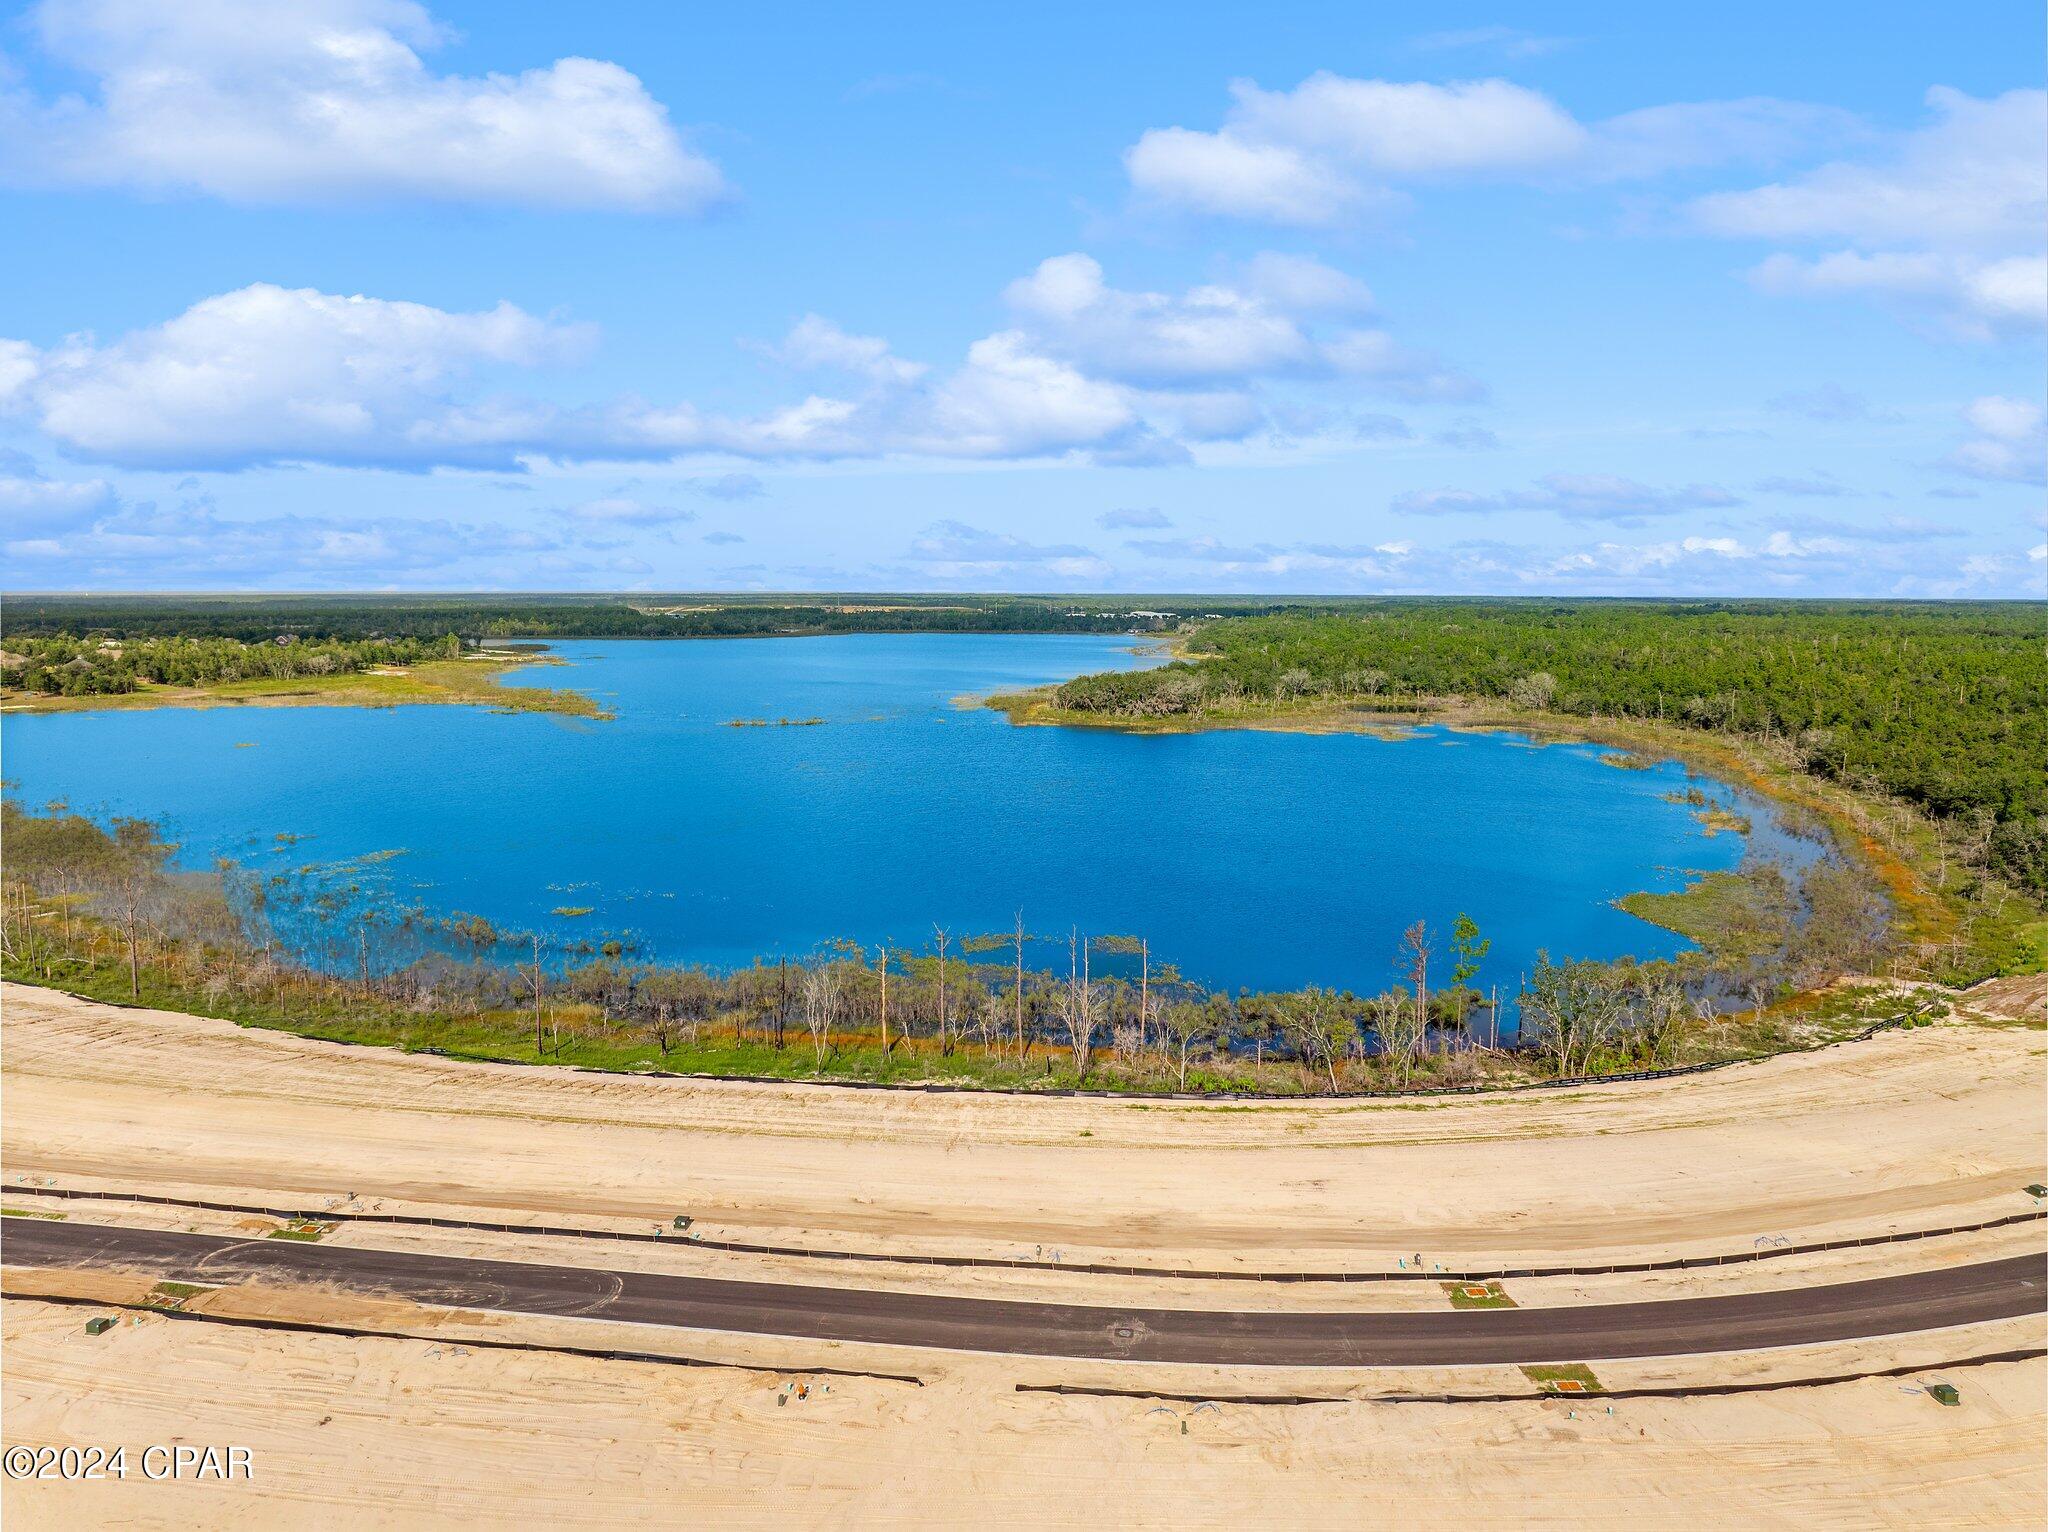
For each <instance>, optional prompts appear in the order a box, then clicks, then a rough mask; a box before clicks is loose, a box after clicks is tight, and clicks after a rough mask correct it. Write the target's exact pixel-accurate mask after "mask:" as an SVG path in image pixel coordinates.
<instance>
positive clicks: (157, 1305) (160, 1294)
mask: <svg viewBox="0 0 2048 1532" xmlns="http://www.w3.org/2000/svg"><path fill="white" fill-rule="evenodd" d="M212 1291H213V1289H212V1288H210V1287H201V1286H200V1285H199V1284H198V1283H196V1282H159V1283H157V1285H156V1286H155V1287H152V1288H151V1289H150V1290H149V1294H148V1296H147V1297H145V1298H144V1299H143V1302H145V1303H147V1304H148V1305H149V1306H150V1307H151V1308H153V1309H182V1308H183V1307H184V1306H185V1304H186V1303H187V1302H188V1301H189V1300H191V1299H193V1298H197V1297H198V1296H199V1295H200V1294H201V1293H210V1292H212Z"/></svg>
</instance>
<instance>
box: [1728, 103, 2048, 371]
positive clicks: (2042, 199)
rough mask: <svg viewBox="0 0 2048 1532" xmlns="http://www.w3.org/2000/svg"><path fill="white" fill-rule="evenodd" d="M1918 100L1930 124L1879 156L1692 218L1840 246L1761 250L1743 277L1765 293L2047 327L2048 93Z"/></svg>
mask: <svg viewBox="0 0 2048 1532" xmlns="http://www.w3.org/2000/svg"><path fill="white" fill-rule="evenodd" d="M1927 102H1928V105H1929V106H1930V107H1931V108H1932V109H1933V111H1934V113H1935V120H1934V121H1933V122H1932V123H1931V124H1929V125H1928V126H1927V127H1924V128H1921V129H1918V130H1917V131H1914V132H1910V133H1905V134H1901V135H1898V136H1896V137H1895V138H1894V139H1893V140H1891V141H1890V142H1889V143H1888V144H1887V146H1886V150H1887V152H1886V153H1885V154H1884V155H1883V156H1882V157H1881V158H1879V159H1877V160H1874V161H1838V162H1835V163H1832V164H1828V165H1823V166H1821V167H1820V168H1819V169H1817V170H1814V171H1811V172H1809V173H1808V174H1806V175H1803V176H1800V177H1797V178H1795V179H1792V180H1788V181H1781V182H1777V183H1775V184H1773V185H1770V186H1762V187H1757V188H1754V189H1752V190H1748V191H1739V192H1721V193H1717V194H1715V195H1713V196H1708V197H1702V198H1700V199H1698V200H1697V201H1695V202H1694V203H1693V204H1692V214H1693V217H1694V219H1695V220H1696V222H1697V223H1698V224H1699V225H1700V227H1702V228H1704V229H1706V230H1708V231H1709V232H1711V233H1715V234H1720V235H1724V236H1727V237H1730V238H1740V239H1757V240H1769V241H1772V242H1776V243H1787V244H1791V243H1798V244H1816V243H1817V244H1839V245H1841V246H1843V248H1839V249H1835V250H1831V251H1825V252H1823V253H1822V254H1820V255H1818V256H1799V255H1794V254H1792V253H1790V252H1784V251H1781V252H1779V253H1777V254H1775V255H1773V256H1771V257H1769V258H1768V259H1766V260H1765V261H1764V262H1763V263H1762V264H1760V265H1759V266H1758V267H1757V268H1756V270H1755V271H1754V273H1753V276H1754V279H1755V280H1756V282H1757V284H1758V286H1760V287H1762V288H1763V289H1764V290H1765V291H1767V292H1774V293H1792V294H1801V295H1811V296H1834V295H1842V294H1869V295H1875V296H1878V297H1883V298H1887V299H1891V300H1903V301H1906V302H1910V303H1917V304H1920V305H1923V306H1930V307H1932V308H1933V309H1935V310H1936V311H1937V312H1940V313H1943V314H1945V315H1947V316H1948V317H1949V318H1950V320H1951V322H1952V323H1953V324H1954V325H1955V326H1956V328H1958V329H1959V330H1960V331H1961V332H1962V333H1964V334H1967V335H1973V336H1985V335H1989V334H1992V333H1994V332H1996V331H1998V330H2001V329H2008V328H2037V327H2039V326H2041V325H2042V324H2043V323H2048V258H2044V257H2043V255H2042V253H2041V246H2042V241H2043V227H2044V222H2048V143H2044V139H2048V93H2044V92H2042V91H2038V90H2016V91H2009V92H2007V93H2006V94H2005V95H2002V96H1997V97H1992V98H1989V99H1978V98H1976V97H1972V96H1967V95H1964V94H1963V93H1962V92H1960V91H1956V90H1951V89H1948V88H1946V87H1936V88H1935V89H1933V90H1931V91H1929V92H1928V95H1927Z"/></svg>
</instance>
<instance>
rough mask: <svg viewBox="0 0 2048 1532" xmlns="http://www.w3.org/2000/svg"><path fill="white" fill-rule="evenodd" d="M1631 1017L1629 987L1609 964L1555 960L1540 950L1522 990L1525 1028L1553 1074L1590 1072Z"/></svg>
mask: <svg viewBox="0 0 2048 1532" xmlns="http://www.w3.org/2000/svg"><path fill="white" fill-rule="evenodd" d="M1627 1017H1628V989H1627V986H1626V985H1625V984H1624V983H1623V982H1622V980H1621V978H1620V977H1619V975H1617V974H1616V973H1615V971H1614V970H1613V969H1612V968H1610V967H1609V966H1608V965H1606V964H1604V963H1592V962H1586V961H1575V962H1565V963H1553V962H1551V961H1550V955H1549V954H1548V953H1546V952H1539V953H1537V954H1536V967H1535V968H1534V970H1532V971H1531V973H1530V975H1529V982H1528V983H1527V985H1526V986H1525V987H1524V988H1523V990H1522V1018H1523V1029H1524V1030H1525V1031H1527V1032H1528V1033H1529V1034H1530V1035H1531V1036H1532V1037H1533V1038H1534V1040H1535V1043H1536V1046H1537V1047H1538V1048H1539V1049H1541V1050H1542V1052H1543V1055H1544V1057H1545V1059H1546V1060H1548V1062H1549V1064H1550V1066H1551V1070H1552V1072H1553V1073H1555V1074H1558V1075H1573V1074H1584V1073H1585V1072H1586V1071H1587V1070H1588V1068H1589V1067H1590V1066H1591V1064H1592V1060H1593V1057H1594V1055H1595V1054H1596V1053H1598V1052H1599V1050H1600V1049H1601V1048H1602V1047H1604V1046H1606V1045H1607V1044H1608V1043H1609V1042H1610V1041H1612V1040H1613V1038H1614V1036H1615V1034H1616V1033H1617V1031H1619V1030H1620V1028H1621V1027H1622V1026H1623V1025H1624V1024H1625V1022H1626V1020H1627Z"/></svg>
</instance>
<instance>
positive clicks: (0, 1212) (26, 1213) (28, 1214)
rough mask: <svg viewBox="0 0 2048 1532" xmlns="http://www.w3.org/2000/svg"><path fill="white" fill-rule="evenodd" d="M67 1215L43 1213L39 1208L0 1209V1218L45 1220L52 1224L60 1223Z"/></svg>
mask: <svg viewBox="0 0 2048 1532" xmlns="http://www.w3.org/2000/svg"><path fill="white" fill-rule="evenodd" d="M70 1216H71V1215H70V1214H69V1213H45V1212H44V1211H43V1210H42V1209H41V1208H0V1218H47V1219H49V1220H50V1222H52V1223H62V1222H63V1221H64V1220H65V1219H67V1218H69V1217H70Z"/></svg>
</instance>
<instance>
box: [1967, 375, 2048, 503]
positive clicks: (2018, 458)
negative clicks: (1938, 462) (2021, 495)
mask: <svg viewBox="0 0 2048 1532" xmlns="http://www.w3.org/2000/svg"><path fill="white" fill-rule="evenodd" d="M1963 419H1964V421H1965V422H1966V423H1967V424H1968V425H1969V427H1970V429H1971V431H1972V432H1973V433H1974V434H1973V435H1972V436H1971V437H1970V438H1969V439H1968V440H1966V441H1964V442H1962V443H1961V444H1960V445H1958V446H1957V447H1956V448H1955V450H1954V451H1952V452H1951V453H1949V455H1948V457H1947V458H1946V459H1945V460H1944V461H1945V464H1946V466H1947V467H1949V468H1951V469H1953V470H1955V471H1956V472H1957V473H1961V474H1966V475H1968V476H1969V477H1970V478H1973V479H1991V480H2003V481H2007V482H2011V483H2015V484H2048V412H2044V411H2043V409H2042V407H2041V405H2040V404H2039V403H2037V402H2036V401H2034V400H2032V399H2012V398H2007V397H2006V396H2004V395H2002V394H1987V395H1986V396H1984V397H1983V398H1981V399H1973V400H1972V401H1971V402H1970V403H1969V404H1968V405H1967V406H1965V407H1964V409H1963Z"/></svg>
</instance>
